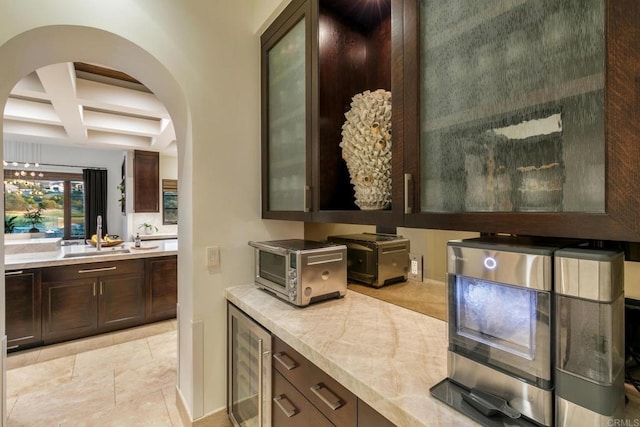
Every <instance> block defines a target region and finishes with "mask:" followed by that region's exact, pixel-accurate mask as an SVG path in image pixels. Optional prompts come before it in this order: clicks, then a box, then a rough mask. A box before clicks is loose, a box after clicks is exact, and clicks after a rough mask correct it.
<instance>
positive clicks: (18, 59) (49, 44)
mask: <svg viewBox="0 0 640 427" xmlns="http://www.w3.org/2000/svg"><path fill="white" fill-rule="evenodd" d="M79 40H81V41H82V43H78V41H79ZM68 61H82V62H87V63H99V64H104V65H106V66H108V67H112V68H114V69H118V70H121V71H123V72H125V73H127V74H129V75H132V76H135V77H136V78H137V79H138V80H140V81H141V82H143V83H144V84H145V85H146V86H147V87H148V88H149V89H150V90H151V91H153V92H154V93H155V94H156V96H157V97H158V98H159V99H160V100H161V101H162V102H163V103H164V105H165V106H166V108H167V110H168V111H169V114H170V115H171V118H172V120H173V123H174V127H175V131H176V139H177V141H178V174H179V177H178V178H179V179H178V181H179V182H180V181H181V180H180V174H181V171H184V170H185V168H186V169H189V165H186V164H185V163H186V162H188V158H187V159H185V158H184V152H185V151H184V150H185V144H190V135H191V132H190V130H189V123H190V120H189V110H188V106H187V103H186V100H185V97H184V94H183V93H182V90H181V88H180V86H179V84H178V83H177V82H176V80H175V79H174V78H173V77H172V75H171V73H170V72H169V70H168V69H167V68H166V67H165V66H164V65H163V64H162V63H161V62H160V61H159V60H158V59H156V58H155V57H154V56H153V55H151V54H150V53H149V52H147V51H145V50H144V49H142V48H140V47H139V46H137V45H136V44H134V43H132V42H130V41H129V40H127V39H125V38H123V37H121V36H118V35H116V34H114V33H110V32H107V31H104V30H99V29H96V28H90V27H83V26H46V27H40V28H36V29H32V30H29V31H26V32H24V33H21V34H19V35H17V36H15V37H13V38H12V39H10V40H9V41H7V42H6V43H4V44H3V45H2V46H0V67H2V70H3V72H2V73H1V74H0V100H1V101H2V105H3V106H4V105H5V103H6V101H7V98H8V96H9V93H10V91H11V89H12V88H13V86H14V85H15V84H16V83H17V82H18V81H19V80H20V79H21V78H22V77H23V76H24V75H26V74H28V73H30V72H32V71H34V70H36V69H38V68H40V67H43V66H46V65H49V64H57V63H61V62H68ZM1 129H2V123H1V121H0V130H1ZM187 157H188V156H187ZM191 197H192V196H191V191H190V189H189V187H188V186H186V187H185V188H184V189H181V199H182V200H185V201H188V200H190V199H191ZM185 214H186V212H185ZM185 223H186V225H183V224H185ZM189 224H190V221H182V222H181V225H180V226H179V234H180V236H181V239H182V241H183V242H184V243H185V245H184V246H189V244H190V242H191V231H190V227H189ZM184 246H183V247H184ZM2 255H4V253H2ZM181 270H182V269H180V268H179V273H178V282H179V283H180V284H183V283H184V284H188V283H191V282H190V281H189V280H184V279H183V277H182V276H183V274H186V275H188V274H190V273H189V272H188V271H185V272H182V273H181ZM180 286H182V285H180ZM186 286H189V285H186ZM0 295H4V281H2V282H1V285H0ZM4 319H5V307H4V298H3V297H2V298H1V303H0V332H1V333H2V336H3V335H4V330H5V325H4V323H5V320H4ZM178 333H179V334H180V332H178ZM4 352H5V354H6V349H5V350H4ZM3 357H4V355H3ZM3 360H4V359H3ZM4 369H5V368H4V366H2V370H4ZM4 389H5V385H4V383H3V384H2V393H1V394H2V395H1V396H0V397H1V399H2V401H3V410H2V414H0V416H1V418H2V419H3V420H4V419H5V417H6V409H5V408H4V399H5V395H4Z"/></svg>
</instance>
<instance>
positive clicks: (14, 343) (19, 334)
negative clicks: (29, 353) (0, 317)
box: [4, 269, 42, 351]
mask: <svg viewBox="0 0 640 427" xmlns="http://www.w3.org/2000/svg"><path fill="white" fill-rule="evenodd" d="M4 286H5V307H6V308H5V319H6V322H5V325H6V326H5V328H6V333H7V350H9V351H11V350H17V349H19V348H25V347H28V346H31V345H36V344H38V343H40V342H41V340H42V316H41V313H42V312H41V309H40V304H41V303H40V297H41V294H40V270H39V269H34V270H16V271H7V272H6V273H5V276H4Z"/></svg>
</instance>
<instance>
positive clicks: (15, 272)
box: [4, 270, 23, 276]
mask: <svg viewBox="0 0 640 427" xmlns="http://www.w3.org/2000/svg"><path fill="white" fill-rule="evenodd" d="M22 273H23V271H22V270H20V271H7V272H5V273H4V275H5V276H17V275H18V274H22Z"/></svg>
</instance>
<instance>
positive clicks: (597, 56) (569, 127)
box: [392, 0, 640, 242]
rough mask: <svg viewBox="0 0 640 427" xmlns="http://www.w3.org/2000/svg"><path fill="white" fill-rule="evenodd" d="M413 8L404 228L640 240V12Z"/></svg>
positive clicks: (414, 2)
mask: <svg viewBox="0 0 640 427" xmlns="http://www.w3.org/2000/svg"><path fill="white" fill-rule="evenodd" d="M401 9H402V10H401V11H399V12H398V13H401V15H402V19H401V20H398V25H397V27H395V28H394V32H395V31H396V30H397V31H398V32H399V33H401V34H402V43H401V46H402V47H401V48H400V47H398V46H399V45H400V43H398V46H396V45H395V44H394V50H393V55H392V62H393V64H394V65H395V69H394V70H401V71H402V76H403V83H402V85H399V88H401V89H402V91H401V92H402V93H398V94H396V93H394V97H400V98H402V107H401V110H402V111H397V110H394V116H395V118H396V120H395V122H394V132H395V135H396V136H397V135H398V133H399V129H400V128H401V131H400V132H401V134H402V139H403V146H404V164H403V171H404V173H405V176H404V184H405V185H404V187H405V191H406V192H405V197H406V200H405V206H404V212H405V215H404V220H403V224H404V225H405V226H408V227H421V228H434V229H453V230H469V231H478V232H487V233H500V232H501V233H513V234H522V235H539V236H555V237H577V238H586V239H596V240H620V241H635V242H638V241H640V174H639V173H638V170H639V169H638V165H639V164H640V121H639V120H638V117H640V101H639V100H640V95H639V93H640V88H639V87H638V85H639V82H640V74H638V70H639V69H640V49H638V46H640V32H639V31H638V29H637V27H638V22H640V2H637V1H636V0H588V1H584V0H561V1H524V2H500V1H497V2H465V3H464V4H462V2H457V1H454V2H433V1H430V2H427V1H419V0H405V1H404V2H403V3H402V6H401ZM395 22H396V21H394V23H395ZM394 99H395V98H394Z"/></svg>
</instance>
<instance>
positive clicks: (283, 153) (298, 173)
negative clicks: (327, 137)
mask: <svg viewBox="0 0 640 427" xmlns="http://www.w3.org/2000/svg"><path fill="white" fill-rule="evenodd" d="M309 27H310V24H309V7H308V4H303V5H301V6H300V7H298V8H297V9H296V10H295V11H293V13H291V14H290V15H288V16H286V19H283V23H282V24H279V25H277V26H276V27H275V28H273V29H272V31H271V32H268V33H267V34H265V36H264V37H263V43H262V56H263V60H262V67H263V68H262V79H263V80H262V87H263V97H262V98H263V100H262V102H263V105H262V111H263V117H262V120H263V125H262V128H263V136H262V137H263V140H265V141H267V144H266V148H265V149H263V154H262V155H263V170H264V171H265V172H266V176H267V182H266V184H267V185H263V203H264V206H263V210H264V211H270V212H290V213H291V214H292V215H293V216H296V213H301V214H302V215H297V216H299V218H296V219H304V218H305V216H306V217H308V214H307V215H304V212H308V211H309V204H308V203H309V202H310V200H307V197H308V191H309V185H310V184H309V182H310V178H311V176H310V173H309V161H310V157H309V155H310V150H309V148H308V144H309V142H310V138H309V137H308V124H309V122H310V120H309V114H310V108H309V101H310V100H309V98H310V94H309V93H308V88H309V87H310V86H309V85H308V84H307V78H308V76H309V75H310V72H309V68H310V62H309V61H308V60H307V58H308V55H309V52H308V51H309V37H308V31H310V30H309ZM292 219H293V218H292Z"/></svg>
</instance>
